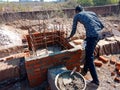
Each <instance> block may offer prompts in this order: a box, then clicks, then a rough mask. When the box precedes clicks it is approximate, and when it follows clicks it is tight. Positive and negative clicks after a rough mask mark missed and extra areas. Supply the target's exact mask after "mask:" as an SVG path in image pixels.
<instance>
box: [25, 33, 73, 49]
mask: <svg viewBox="0 0 120 90" xmlns="http://www.w3.org/2000/svg"><path fill="white" fill-rule="evenodd" d="M32 36H33V40H31V38H30V36H29V35H27V36H26V37H27V41H28V46H29V49H30V50H31V48H32V44H31V41H33V44H34V47H35V49H36V50H37V49H39V48H46V46H50V45H54V44H58V45H61V46H62V47H63V48H64V49H70V48H73V47H72V46H70V45H69V44H68V43H67V41H66V40H65V38H64V32H60V31H55V32H45V33H33V34H32Z"/></svg>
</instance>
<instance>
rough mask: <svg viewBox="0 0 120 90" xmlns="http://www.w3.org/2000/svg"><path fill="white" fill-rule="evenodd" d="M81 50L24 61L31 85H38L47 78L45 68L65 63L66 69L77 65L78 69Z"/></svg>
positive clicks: (78, 68)
mask: <svg viewBox="0 0 120 90" xmlns="http://www.w3.org/2000/svg"><path fill="white" fill-rule="evenodd" d="M80 56H81V51H80V50H76V51H73V52H64V53H61V54H57V55H53V56H49V57H44V58H41V59H38V58H37V59H33V60H30V61H26V70H27V75H28V79H29V83H30V86H31V87H35V86H38V85H40V84H42V83H43V81H45V80H47V70H48V68H50V67H53V66H57V65H65V66H66V67H67V69H68V70H72V69H73V68H74V67H77V71H79V70H80V59H81V57H80Z"/></svg>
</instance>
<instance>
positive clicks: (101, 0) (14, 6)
mask: <svg viewBox="0 0 120 90" xmlns="http://www.w3.org/2000/svg"><path fill="white" fill-rule="evenodd" d="M0 1H2V0H0ZM119 1H120V0H66V2H60V3H44V2H24V3H15V2H4V3H3V2H2V3H0V11H4V12H13V11H14V12H18V11H34V10H35V11H39V10H53V9H54V10H56V9H57V10H61V9H64V8H74V7H75V6H77V5H79V4H80V5H82V6H98V5H107V4H117V3H118V2H119ZM60 13H61V12H60Z"/></svg>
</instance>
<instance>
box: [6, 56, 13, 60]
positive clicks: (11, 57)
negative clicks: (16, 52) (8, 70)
mask: <svg viewBox="0 0 120 90" xmlns="http://www.w3.org/2000/svg"><path fill="white" fill-rule="evenodd" d="M12 59H13V56H9V57H6V59H5V60H12Z"/></svg>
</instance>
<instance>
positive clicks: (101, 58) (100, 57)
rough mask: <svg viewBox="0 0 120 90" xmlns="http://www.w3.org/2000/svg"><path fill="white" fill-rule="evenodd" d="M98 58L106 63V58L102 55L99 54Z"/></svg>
mask: <svg viewBox="0 0 120 90" xmlns="http://www.w3.org/2000/svg"><path fill="white" fill-rule="evenodd" d="M99 60H101V61H102V62H103V63H107V62H108V59H107V58H105V57H104V56H99Z"/></svg>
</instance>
